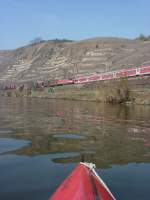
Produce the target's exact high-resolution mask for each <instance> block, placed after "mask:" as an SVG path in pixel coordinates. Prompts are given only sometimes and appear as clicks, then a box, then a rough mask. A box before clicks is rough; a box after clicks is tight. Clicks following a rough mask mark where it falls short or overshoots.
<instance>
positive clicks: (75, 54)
mask: <svg viewBox="0 0 150 200" xmlns="http://www.w3.org/2000/svg"><path fill="white" fill-rule="evenodd" d="M141 65H150V40H148V39H142V38H141V39H135V40H130V39H123V38H93V39H87V40H82V41H71V40H59V39H55V40H48V41H45V40H42V41H34V40H33V41H32V43H31V44H29V45H27V46H24V47H21V48H18V49H16V50H8V51H0V82H14V83H27V82H35V81H43V80H53V79H62V78H74V77H76V76H82V75H84V76H85V75H88V74H92V73H101V72H106V71H112V70H118V69H123V68H128V67H136V66H141Z"/></svg>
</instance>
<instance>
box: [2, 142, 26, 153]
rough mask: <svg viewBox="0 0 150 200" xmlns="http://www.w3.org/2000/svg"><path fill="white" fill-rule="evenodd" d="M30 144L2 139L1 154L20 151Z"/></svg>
mask: <svg viewBox="0 0 150 200" xmlns="http://www.w3.org/2000/svg"><path fill="white" fill-rule="evenodd" d="M28 144H29V141H26V140H18V139H12V138H0V154H2V153H6V152H8V151H14V150H17V149H20V148H22V147H24V146H26V145H28Z"/></svg>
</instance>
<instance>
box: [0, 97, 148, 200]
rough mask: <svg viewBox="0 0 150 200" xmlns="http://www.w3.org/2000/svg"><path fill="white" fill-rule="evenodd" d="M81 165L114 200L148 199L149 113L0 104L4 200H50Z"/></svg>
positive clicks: (57, 103) (12, 101) (46, 102)
mask: <svg viewBox="0 0 150 200" xmlns="http://www.w3.org/2000/svg"><path fill="white" fill-rule="evenodd" d="M82 159H85V161H87V162H93V163H95V164H96V166H97V172H98V174H99V175H100V176H101V177H102V179H103V180H104V181H105V182H106V184H107V185H108V187H109V188H110V190H111V191H112V193H113V194H114V196H115V197H116V199H118V200H133V199H136V200H148V199H150V197H149V196H150V107H149V106H134V105H126V106H123V105H103V104H99V103H93V102H80V101H63V100H50V99H38V98H37V99H36V98H35V99H30V98H24V99H23V98H22V99H21V98H1V99H0V200H9V199H12V200H20V199H22V200H26V199H28V200H34V199H35V200H47V199H48V197H49V196H50V195H51V194H52V193H53V192H54V191H55V189H56V188H57V187H58V186H59V184H60V183H61V182H62V181H63V180H64V178H65V177H67V176H68V175H69V173H70V172H71V171H72V170H73V169H74V167H75V166H76V164H77V163H78V162H80V161H81V160H82Z"/></svg>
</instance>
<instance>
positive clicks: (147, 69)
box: [139, 66, 150, 75]
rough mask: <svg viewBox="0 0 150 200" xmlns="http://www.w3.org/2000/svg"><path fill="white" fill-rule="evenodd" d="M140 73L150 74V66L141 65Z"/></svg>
mask: <svg viewBox="0 0 150 200" xmlns="http://www.w3.org/2000/svg"><path fill="white" fill-rule="evenodd" d="M139 74H140V75H148V74H150V66H146V67H140V68H139Z"/></svg>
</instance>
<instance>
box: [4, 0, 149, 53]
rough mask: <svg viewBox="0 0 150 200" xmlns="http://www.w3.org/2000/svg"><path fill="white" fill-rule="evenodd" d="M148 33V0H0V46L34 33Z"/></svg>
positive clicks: (78, 37) (14, 45) (57, 35)
mask: <svg viewBox="0 0 150 200" xmlns="http://www.w3.org/2000/svg"><path fill="white" fill-rule="evenodd" d="M140 33H143V34H145V35H150V0H0V49H12V48H17V47H19V46H22V45H24V44H27V43H29V41H30V40H32V39H34V38H35V37H39V36H41V37H42V38H43V39H53V38H67V39H73V40H81V39H86V38H92V37H101V36H116V37H126V38H135V37H137V36H138V35H139V34H140Z"/></svg>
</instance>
